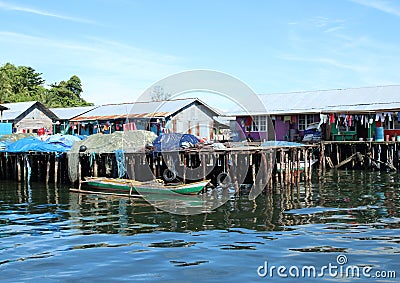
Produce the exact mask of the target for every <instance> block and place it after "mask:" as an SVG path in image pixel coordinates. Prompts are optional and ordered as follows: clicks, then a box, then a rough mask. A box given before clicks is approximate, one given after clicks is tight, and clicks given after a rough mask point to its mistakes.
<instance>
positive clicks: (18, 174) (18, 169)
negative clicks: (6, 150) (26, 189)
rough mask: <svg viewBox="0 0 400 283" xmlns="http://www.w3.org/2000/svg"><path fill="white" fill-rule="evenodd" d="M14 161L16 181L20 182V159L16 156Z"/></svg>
mask: <svg viewBox="0 0 400 283" xmlns="http://www.w3.org/2000/svg"><path fill="white" fill-rule="evenodd" d="M15 162H16V163H17V181H18V182H21V177H22V176H21V175H22V171H21V159H20V158H19V156H18V155H17V156H16V160H15Z"/></svg>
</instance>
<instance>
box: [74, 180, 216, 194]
mask: <svg viewBox="0 0 400 283" xmlns="http://www.w3.org/2000/svg"><path fill="white" fill-rule="evenodd" d="M82 183H83V184H86V185H87V186H88V187H90V188H92V189H95V190H100V191H108V192H114V193H125V194H127V195H144V194H181V195H196V194H198V193H199V192H201V191H202V190H203V189H204V188H205V187H206V186H207V185H208V184H209V183H210V180H205V181H199V182H194V183H188V184H171V185H166V184H164V183H163V182H162V181H158V180H155V181H148V182H140V181H136V180H129V179H118V178H106V177H86V178H85V180H84V181H82V182H81V184H82ZM81 184H80V186H79V189H78V190H77V191H86V190H85V189H82V186H81Z"/></svg>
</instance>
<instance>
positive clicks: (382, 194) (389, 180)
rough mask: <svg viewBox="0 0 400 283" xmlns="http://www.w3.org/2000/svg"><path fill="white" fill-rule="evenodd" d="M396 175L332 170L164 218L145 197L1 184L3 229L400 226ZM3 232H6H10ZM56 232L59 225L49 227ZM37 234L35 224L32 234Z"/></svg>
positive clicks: (83, 230) (133, 231)
mask: <svg viewBox="0 0 400 283" xmlns="http://www.w3.org/2000/svg"><path fill="white" fill-rule="evenodd" d="M399 184H400V181H399V177H398V175H397V174H390V173H380V172H356V171H349V172H346V171H339V172H335V171H332V172H331V173H330V174H329V175H326V176H325V179H324V180H323V181H322V182H320V183H319V184H318V183H317V184H307V185H302V186H299V187H285V188H273V189H271V190H269V191H267V192H266V193H265V194H262V195H260V196H259V197H258V198H257V199H255V200H248V198H247V196H246V195H243V196H241V197H236V198H235V197H232V198H231V199H230V201H228V202H227V203H225V204H224V205H223V206H221V207H219V208H217V209H216V210H215V211H213V212H211V213H205V214H200V215H192V216H182V215H174V214H170V213H166V212H164V211H162V210H160V209H158V208H156V207H154V206H152V205H150V204H148V203H147V202H146V201H144V200H142V199H129V198H121V197H113V196H103V195H87V194H77V193H69V191H68V188H67V187H58V186H51V185H48V186H44V185H43V184H32V185H31V187H28V186H26V185H25V184H20V183H19V184H18V183H9V182H7V183H1V184H0V186H1V187H0V200H1V202H0V204H1V207H0V209H1V215H2V216H1V218H0V224H8V225H10V224H16V225H18V224H21V223H24V224H25V225H27V224H29V225H33V226H40V225H47V224H52V223H56V222H57V223H60V221H61V223H62V221H68V225H61V226H60V224H58V225H59V226H60V227H58V228H57V229H67V230H69V231H70V232H71V233H72V232H73V233H85V234H86V233H115V234H124V235H131V234H137V233H149V232H154V231H175V232H183V231H200V230H213V229H225V230H226V229H233V228H236V227H240V228H246V229H251V230H256V231H282V230H290V229H291V227H292V226H296V225H304V224H317V223H342V224H370V225H377V226H379V225H380V226H384V227H391V228H398V227H399V222H400V221H399V207H400V200H399ZM4 229H6V230H8V229H9V228H5V227H3V228H2V231H1V232H2V233H5V231H4ZM46 229H54V225H52V226H51V227H46ZM34 230H35V231H36V230H37V227H36V228H35V229H34Z"/></svg>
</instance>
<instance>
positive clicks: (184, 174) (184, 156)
mask: <svg viewBox="0 0 400 283" xmlns="http://www.w3.org/2000/svg"><path fill="white" fill-rule="evenodd" d="M182 156H183V183H186V155H185V154H182Z"/></svg>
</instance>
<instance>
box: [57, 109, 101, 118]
mask: <svg viewBox="0 0 400 283" xmlns="http://www.w3.org/2000/svg"><path fill="white" fill-rule="evenodd" d="M96 107H98V106H80V107H68V108H50V111H52V112H53V113H54V114H56V116H57V117H58V119H59V120H70V119H72V118H74V117H76V116H79V115H82V114H84V113H86V112H88V111H90V110H92V109H94V108H96Z"/></svg>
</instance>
